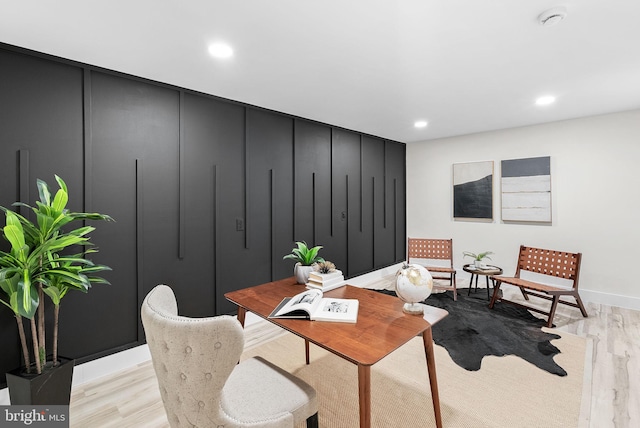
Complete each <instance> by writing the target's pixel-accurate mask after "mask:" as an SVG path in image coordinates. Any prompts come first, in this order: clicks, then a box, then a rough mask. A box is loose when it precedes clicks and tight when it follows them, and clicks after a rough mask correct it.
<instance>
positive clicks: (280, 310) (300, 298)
mask: <svg viewBox="0 0 640 428" xmlns="http://www.w3.org/2000/svg"><path fill="white" fill-rule="evenodd" d="M358 306H359V302H358V300H357V299H335V298H332V297H322V291H321V290H315V289H314V290H305V291H303V292H302V293H299V294H296V295H295V296H293V297H285V298H284V299H282V302H280V304H279V305H278V306H276V308H275V309H274V310H273V312H271V314H269V318H301V319H308V320H312V321H333V322H349V323H355V322H356V320H357V318H358Z"/></svg>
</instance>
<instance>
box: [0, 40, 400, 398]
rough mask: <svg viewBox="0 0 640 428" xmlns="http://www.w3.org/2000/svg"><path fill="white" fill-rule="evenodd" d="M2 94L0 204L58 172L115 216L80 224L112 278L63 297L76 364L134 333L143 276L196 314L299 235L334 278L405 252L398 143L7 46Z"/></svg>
mask: <svg viewBox="0 0 640 428" xmlns="http://www.w3.org/2000/svg"><path fill="white" fill-rule="evenodd" d="M0 97H1V101H2V102H1V103H0V149H1V156H0V168H1V169H2V171H3V180H1V181H0V204H1V205H2V206H5V207H8V206H10V205H11V203H13V202H14V201H16V200H20V201H23V202H27V203H30V204H33V203H34V201H35V200H36V199H37V188H36V179H37V178H41V179H44V180H46V181H47V182H48V183H50V185H51V186H55V180H54V174H58V175H60V176H61V177H62V178H63V179H64V180H65V181H66V182H67V184H68V186H69V189H70V192H71V194H70V200H71V209H72V210H75V211H95V212H101V213H106V214H109V215H111V216H112V217H113V218H114V219H115V220H116V221H115V222H112V223H98V224H94V225H95V226H96V227H97V230H96V231H95V232H93V234H92V241H93V242H94V243H95V244H96V245H97V246H98V248H99V250H100V252H99V253H97V254H96V255H94V256H93V259H94V260H95V261H96V262H99V263H103V264H107V265H109V266H111V267H112V268H113V271H112V272H109V273H107V274H106V275H105V276H106V277H107V278H108V279H109V281H110V282H111V285H98V286H95V287H94V288H93V289H92V290H91V291H90V292H89V293H88V294H86V295H85V294H82V293H70V294H69V295H68V296H67V297H66V298H65V299H64V300H63V302H62V306H61V308H62V310H61V319H60V323H61V326H60V333H61V336H60V353H61V354H62V355H65V356H69V357H73V358H76V359H77V360H78V362H79V363H81V362H84V361H88V360H91V359H94V358H98V357H101V356H104V355H108V354H111V353H114V352H117V351H120V350H123V349H127V348H130V347H132V346H136V345H139V344H142V343H144V341H145V338H144V331H143V329H142V325H141V323H140V317H139V308H140V304H141V303H142V300H143V298H144V296H145V295H146V293H147V292H148V291H149V290H150V289H151V288H153V287H154V286H155V285H156V284H160V283H164V284H168V285H170V286H172V287H173V288H174V290H175V292H176V295H177V298H178V302H179V308H180V313H181V314H183V315H187V316H194V317H201V316H210V315H214V314H223V313H233V312H234V310H235V308H234V307H233V305H231V304H230V303H229V302H227V301H226V299H225V298H224V294H225V293H226V292H228V291H232V290H236V289H239V288H243V287H248V286H251V285H256V284H260V283H263V282H267V281H271V280H275V279H280V278H283V277H287V276H291V275H292V269H293V263H292V262H291V261H288V260H282V256H283V255H285V254H287V253H289V252H290V250H291V248H292V247H293V246H294V242H295V241H297V240H305V241H306V242H307V243H308V244H309V245H323V246H324V248H323V250H322V253H321V254H322V255H323V256H324V257H325V258H326V259H328V260H331V261H333V262H334V263H335V264H336V265H337V266H338V268H340V269H342V270H343V271H344V273H345V274H346V276H347V277H352V276H355V275H358V274H362V273H366V272H369V271H372V270H374V269H377V268H380V267H383V266H387V265H389V264H393V263H396V262H398V261H402V260H404V254H405V248H404V247H405V234H406V233H405V230H406V229H405V145H404V144H401V143H398V142H394V141H388V140H384V139H381V138H376V137H372V136H369V135H363V134H360V133H358V132H354V131H349V130H345V129H342V128H338V127H334V126H331V125H326V124H322V123H318V122H314V121H310V120H306V119H303V118H297V117H293V116H290V115H285V114H281V113H277V112H273V111H268V110H265V109H260V108H257V107H253V106H248V105H243V104H241V103H237V102H233V101H229V100H224V99H220V98H216V97H213V96H209V95H204V94H200V93H195V92H192V91H188V90H184V89H181V88H177V87H173V86H169V85H164V84H160V83H157V82H151V81H148V80H144V79H140V78H137V77H133V76H127V75H123V74H120V73H115V72H111V71H108V70H103V69H99V68H96V67H92V66H88V65H85V64H79V63H75V62H72V61H67V60H63V59H59V58H53V57H49V56H46V55H42V54H39V53H35V52H30V51H26V50H23V49H19V48H15V47H12V46H7V45H0ZM0 245H1V246H2V248H3V249H5V250H6V249H8V245H7V243H6V242H0ZM0 343H1V347H2V350H3V351H2V352H1V353H0V370H1V371H2V373H4V372H6V371H7V370H10V369H12V368H15V367H16V366H18V365H19V364H20V355H19V348H18V346H17V344H18V338H17V329H16V326H15V320H14V318H13V317H12V314H11V313H10V311H9V310H8V309H6V308H5V309H0ZM3 382H4V376H3V377H2V378H0V383H3ZM0 386H2V385H0Z"/></svg>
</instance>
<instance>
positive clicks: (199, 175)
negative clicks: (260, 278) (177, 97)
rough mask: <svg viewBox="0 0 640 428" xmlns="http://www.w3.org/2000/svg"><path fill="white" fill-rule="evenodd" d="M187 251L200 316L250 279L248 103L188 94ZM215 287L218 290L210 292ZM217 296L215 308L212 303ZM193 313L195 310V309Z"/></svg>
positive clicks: (222, 307)
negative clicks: (246, 195) (245, 262)
mask: <svg viewBox="0 0 640 428" xmlns="http://www.w3.org/2000/svg"><path fill="white" fill-rule="evenodd" d="M184 104H185V105H184V115H185V119H184V127H185V129H184V139H185V141H184V155H185V159H184V165H185V168H186V171H185V186H184V188H185V192H186V197H185V203H186V207H185V216H186V219H185V220H186V240H185V250H184V251H185V256H184V259H183V260H182V263H184V264H185V265H186V272H188V273H189V274H188V275H185V277H184V278H183V279H182V280H183V281H188V282H191V283H192V285H193V290H194V293H196V292H197V293H202V294H194V295H192V296H189V298H191V299H193V300H195V301H198V300H203V301H204V302H205V304H203V305H202V307H201V308H199V311H198V312H199V313H200V316H205V315H210V314H211V313H227V312H231V311H233V310H234V307H233V306H232V305H231V304H229V302H228V301H227V300H226V299H225V298H224V293H226V292H228V291H231V290H235V289H237V287H238V285H239V284H246V283H248V281H249V278H245V277H243V275H244V274H245V271H247V269H245V268H244V267H243V264H242V263H239V261H241V260H245V258H246V256H247V254H246V253H247V250H246V249H245V231H243V230H236V229H237V227H236V226H237V225H236V221H237V220H240V221H242V222H243V223H244V222H245V209H244V189H245V179H244V175H245V174H244V116H245V113H244V107H242V106H239V105H236V104H231V103H227V102H222V101H219V100H215V99H212V98H208V97H203V96H199V95H193V94H185V101H184ZM214 290H215V296H214V295H213V294H212V293H213V292H214ZM214 302H215V309H214V308H213V307H212V306H211V305H213V304H214ZM194 314H195V312H194Z"/></svg>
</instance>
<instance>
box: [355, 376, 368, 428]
mask: <svg viewBox="0 0 640 428" xmlns="http://www.w3.org/2000/svg"><path fill="white" fill-rule="evenodd" d="M358 397H359V400H360V428H369V427H371V366H363V365H361V364H358Z"/></svg>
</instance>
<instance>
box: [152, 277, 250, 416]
mask: <svg viewBox="0 0 640 428" xmlns="http://www.w3.org/2000/svg"><path fill="white" fill-rule="evenodd" d="M141 315H142V324H143V326H144V330H145V334H146V337H147V343H148V344H149V350H150V352H151V357H152V361H153V367H154V370H155V372H156V377H157V379H158V386H159V388H160V394H161V396H162V401H163V403H164V407H165V410H166V413H167V418H168V420H169V424H170V425H171V426H172V427H194V426H198V427H206V426H212V427H217V426H225V425H226V426H234V423H233V421H232V420H230V419H229V417H228V416H227V415H225V414H224V412H222V411H221V406H220V401H221V398H222V389H223V387H224V385H225V383H226V381H227V379H228V378H229V375H230V374H231V372H232V371H233V369H234V368H235V366H236V365H237V363H238V361H239V359H240V355H241V354H242V350H243V347H244V333H243V330H242V327H241V326H240V323H239V322H238V321H237V320H236V319H235V318H234V317H231V316H228V315H221V316H216V317H208V318H187V317H182V316H179V315H178V306H177V303H176V298H175V295H174V293H173V290H172V289H171V288H170V287H168V286H166V285H158V286H156V287H155V288H154V289H153V290H151V291H150V292H149V294H148V295H147V296H146V298H145V299H144V302H143V304H142V309H141Z"/></svg>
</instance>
